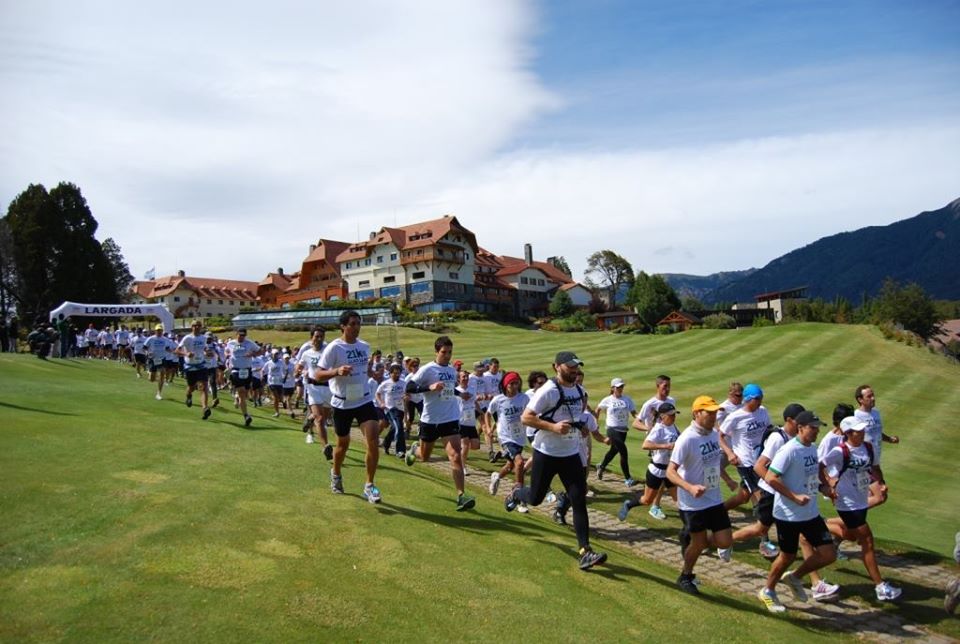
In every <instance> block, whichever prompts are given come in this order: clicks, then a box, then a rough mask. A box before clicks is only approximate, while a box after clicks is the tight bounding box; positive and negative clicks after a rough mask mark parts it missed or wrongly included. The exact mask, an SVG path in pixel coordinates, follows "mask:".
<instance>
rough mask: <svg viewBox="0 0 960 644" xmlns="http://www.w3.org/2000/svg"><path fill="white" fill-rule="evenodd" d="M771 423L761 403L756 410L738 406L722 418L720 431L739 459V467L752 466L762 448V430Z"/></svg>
mask: <svg viewBox="0 0 960 644" xmlns="http://www.w3.org/2000/svg"><path fill="white" fill-rule="evenodd" d="M770 425H771V423H770V415H769V414H767V408H766V407H764V406H763V405H761V406H760V407H759V408H758V409H757V411H747V410H746V409H744V408H742V407H741V408H740V409H738V410H736V411H734V412H731V413H730V414H729V415H728V416H727V417H726V418H724V419H723V424H721V425H720V433H721V434H723V435H724V436H726V437H727V438H728V440H729V441H730V447H731V449H733V453H734V454H736V455H737V458H739V459H740V467H753V464H754V463H756V462H757V457H758V456H760V450H761V449H762V448H763V446H762V445H760V441H761V440H762V439H763V432H764V430H765V429H766V428H767V427H769V426H770Z"/></svg>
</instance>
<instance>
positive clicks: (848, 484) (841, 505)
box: [821, 443, 872, 512]
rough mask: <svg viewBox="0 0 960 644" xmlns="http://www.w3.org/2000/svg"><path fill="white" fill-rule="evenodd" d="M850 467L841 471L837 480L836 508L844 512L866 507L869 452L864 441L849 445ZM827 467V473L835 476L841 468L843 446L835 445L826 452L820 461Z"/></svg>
mask: <svg viewBox="0 0 960 644" xmlns="http://www.w3.org/2000/svg"><path fill="white" fill-rule="evenodd" d="M847 447H848V449H849V450H850V467H848V468H847V470H846V471H845V472H844V473H843V476H841V477H840V480H839V481H838V482H837V500H836V502H835V503H836V507H837V509H838V510H843V511H845V512H849V511H853V510H863V509H865V508H866V507H867V497H869V496H870V470H871V468H872V464H871V462H870V452H869V451H868V450H867V446H866V443H864V444H862V445H860V447H850V446H849V445H848V446H847ZM821 462H822V463H823V466H824V467H825V468H827V474H828V475H829V476H831V477H836V476H837V475H838V474H839V473H840V470H841V469H842V468H843V448H842V447H840V446H839V445H837V446H836V447H834V448H833V449H832V450H830V451H829V452H827V455H826V456H825V457H824V458H823V460H822V461H821Z"/></svg>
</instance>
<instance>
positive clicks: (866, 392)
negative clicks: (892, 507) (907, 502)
mask: <svg viewBox="0 0 960 644" xmlns="http://www.w3.org/2000/svg"><path fill="white" fill-rule="evenodd" d="M853 397H854V398H855V399H856V401H857V405H859V406H858V407H857V410H856V411H855V412H854V414H853V415H854V416H856V417H857V418H860V419H862V420H866V421H867V422H868V423H869V425H868V427H867V430H866V431H867V433H866V440H867V442H868V443H870V444H871V445H873V451H874V452H875V453H876V458H877V462H876V476H875V480H874V481H873V483H871V484H870V492H871V494H870V497H871V498H870V507H871V508H873V507H876V506H878V505H881V504H883V503H886V501H887V492H886V490H885V489H881V488H882V487H883V488H885V487H886V483H885V479H884V476H883V469H882V468H881V467H880V463H881V461H882V458H881V457H882V456H883V444H884V443H890V444H891V445H897V444H898V443H899V442H900V438H899V437H898V436H893V435H890V434H885V433H884V431H883V421H882V420H881V419H880V411H879V410H878V409H877V397H876V394H875V393H874V391H873V387H871V386H870V385H860V386H859V387H857V389H856V391H855V392H854V394H853Z"/></svg>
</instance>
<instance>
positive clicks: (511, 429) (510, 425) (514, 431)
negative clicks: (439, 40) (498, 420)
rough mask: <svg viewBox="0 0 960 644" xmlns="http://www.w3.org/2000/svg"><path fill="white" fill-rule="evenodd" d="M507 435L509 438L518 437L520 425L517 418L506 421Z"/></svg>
mask: <svg viewBox="0 0 960 644" xmlns="http://www.w3.org/2000/svg"><path fill="white" fill-rule="evenodd" d="M507 433H508V434H510V435H511V436H519V435H520V433H521V425H520V419H519V418H511V419H509V420H508V421H507Z"/></svg>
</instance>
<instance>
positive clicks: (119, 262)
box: [100, 237, 133, 302]
mask: <svg viewBox="0 0 960 644" xmlns="http://www.w3.org/2000/svg"><path fill="white" fill-rule="evenodd" d="M100 246H101V248H103V255H104V257H105V258H106V260H107V264H108V265H109V266H110V274H111V275H112V276H113V291H114V294H115V296H116V298H117V299H118V301H120V302H126V301H127V298H128V296H129V293H130V285H131V284H133V275H132V274H131V273H130V267H129V266H128V265H127V262H126V261H125V260H124V259H123V253H122V252H121V251H120V245H119V244H117V242H115V241H113V237H107V238H106V239H104V240H103V243H102V244H100Z"/></svg>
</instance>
